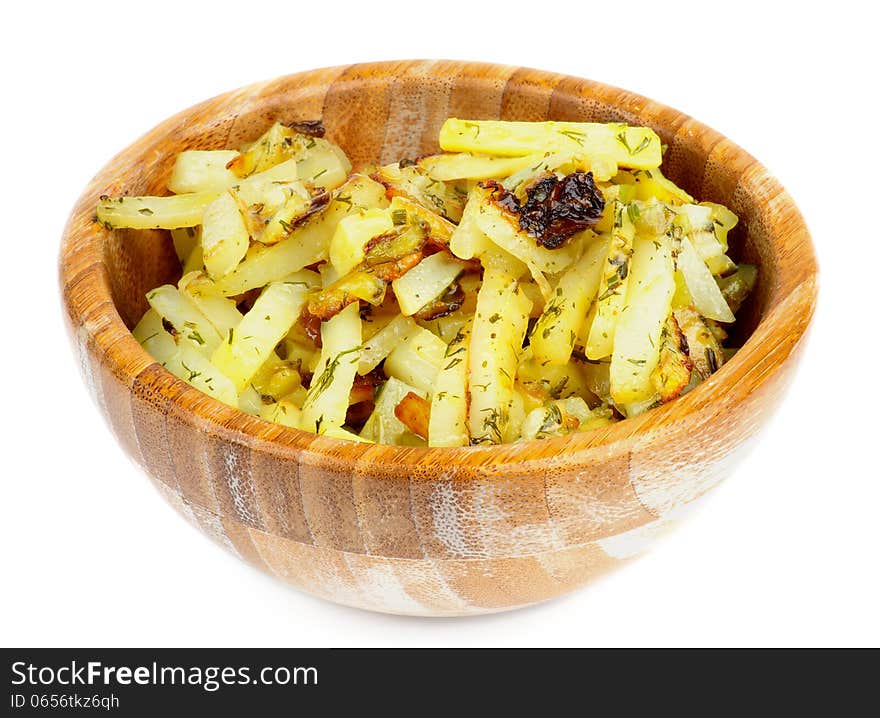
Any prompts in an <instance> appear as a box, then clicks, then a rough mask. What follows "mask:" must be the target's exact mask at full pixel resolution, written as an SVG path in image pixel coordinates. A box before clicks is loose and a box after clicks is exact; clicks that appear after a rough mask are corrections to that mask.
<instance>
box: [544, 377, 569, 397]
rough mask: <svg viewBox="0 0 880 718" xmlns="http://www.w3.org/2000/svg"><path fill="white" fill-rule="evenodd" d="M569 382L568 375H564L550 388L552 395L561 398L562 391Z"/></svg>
mask: <svg viewBox="0 0 880 718" xmlns="http://www.w3.org/2000/svg"><path fill="white" fill-rule="evenodd" d="M567 384H568V376H564V377H562V378H561V379H560V380H559V382H558V383H557V384H556V385H555V386H553V387H551V388H550V390H549V391H550V396H552V397H553V398H554V399H561V398H562V392H563V391H564V390H565V386H566V385H567Z"/></svg>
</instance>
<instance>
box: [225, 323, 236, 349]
mask: <svg viewBox="0 0 880 718" xmlns="http://www.w3.org/2000/svg"><path fill="white" fill-rule="evenodd" d="M234 333H235V329H233V328H232V327H229V335H228V336H227V337H226V343H227V344H229V345H230V346H231V345H232V335H233V334H234Z"/></svg>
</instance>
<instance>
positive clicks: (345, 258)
mask: <svg viewBox="0 0 880 718" xmlns="http://www.w3.org/2000/svg"><path fill="white" fill-rule="evenodd" d="M404 222H405V218H404ZM392 231H394V222H393V221H392V219H391V213H390V212H389V211H388V210H385V209H365V210H362V211H359V212H356V213H354V214H351V215H349V216H347V217H343V218H342V219H341V220H340V221H339V223H338V224H337V225H336V230H335V231H334V233H333V238H332V239H331V240H330V264H332V265H333V268H334V269H335V270H336V271H337V272H338V273H339V274H340V275H343V274H348V273H349V272H350V271H351V270H352V269H354V268H355V267H357V266H358V265H359V264H360V263H361V262H363V261H364V257H365V256H366V246H367V244H368V243H369V242H370V240H371V239H373V237H378V236H380V235H382V234H387V233H389V232H392Z"/></svg>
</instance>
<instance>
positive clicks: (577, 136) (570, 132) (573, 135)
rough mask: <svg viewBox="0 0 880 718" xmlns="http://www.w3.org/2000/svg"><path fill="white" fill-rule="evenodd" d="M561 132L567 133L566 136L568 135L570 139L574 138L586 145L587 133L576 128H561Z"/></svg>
mask: <svg viewBox="0 0 880 718" xmlns="http://www.w3.org/2000/svg"><path fill="white" fill-rule="evenodd" d="M559 134H560V135H565V136H566V137H568V139H570V140H574V141H575V142H577V143H578V144H579V145H580V146H581V147H583V146H584V137H585V135H584V133H583V132H578V131H576V130H560V131H559Z"/></svg>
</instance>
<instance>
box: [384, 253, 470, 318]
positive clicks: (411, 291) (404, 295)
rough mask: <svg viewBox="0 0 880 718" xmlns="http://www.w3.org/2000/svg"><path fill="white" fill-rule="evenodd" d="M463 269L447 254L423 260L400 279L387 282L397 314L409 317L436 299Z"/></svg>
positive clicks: (461, 265) (438, 254) (462, 265)
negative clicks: (397, 309)
mask: <svg viewBox="0 0 880 718" xmlns="http://www.w3.org/2000/svg"><path fill="white" fill-rule="evenodd" d="M466 267H467V265H465V264H464V263H463V262H460V261H459V260H457V259H455V257H453V256H452V255H451V254H449V253H448V252H437V253H436V254H432V255H430V256H428V257H425V258H424V259H423V260H422V261H421V262H419V263H418V264H417V265H416V266H415V267H413V268H412V269H410V270H409V271H408V272H407V273H406V274H404V275H403V276H402V277H399V278H398V279H395V280H394V281H393V282H391V287H392V288H393V289H394V296H395V297H397V301H398V303H399V304H400V313H401V314H403V315H404V316H405V317H409V316H412V315H413V314H415V313H416V312H417V311H419V310H420V309H421V308H422V307H424V306H425V305H426V304H428V303H430V302H432V301H434V300H435V299H437V297H439V296H440V295H441V294H443V292H445V291H446V288H447V287H448V286H449V285H450V284H452V283H453V282H454V281H455V280H456V278H457V277H458V276H459V275H460V274H461V273H462V272H463V271H464V270H465V269H466Z"/></svg>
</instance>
